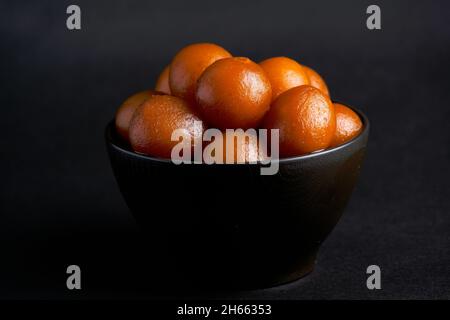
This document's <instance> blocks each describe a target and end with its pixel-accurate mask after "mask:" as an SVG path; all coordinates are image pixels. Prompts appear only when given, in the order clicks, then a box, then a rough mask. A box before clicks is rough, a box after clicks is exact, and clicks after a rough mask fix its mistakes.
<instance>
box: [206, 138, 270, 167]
mask: <svg viewBox="0 0 450 320" xmlns="http://www.w3.org/2000/svg"><path fill="white" fill-rule="evenodd" d="M213 143H214V147H213ZM208 145H209V147H208ZM208 145H207V146H206V147H205V149H204V151H205V152H204V156H205V157H204V159H203V160H204V162H205V163H208V164H211V163H213V160H215V161H216V163H228V164H230V163H248V162H256V161H260V160H262V159H263V158H264V156H263V155H264V153H262V154H261V156H260V155H259V153H258V150H259V149H258V147H259V145H258V136H257V134H255V133H252V132H245V131H244V130H235V131H234V132H229V131H228V132H226V131H224V132H222V135H220V136H218V137H215V138H214V139H213V141H212V142H211V143H209V144H208ZM209 148H211V149H209ZM213 151H214V152H213ZM216 152H221V154H218V153H216Z"/></svg>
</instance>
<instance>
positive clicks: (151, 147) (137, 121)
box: [129, 95, 205, 158]
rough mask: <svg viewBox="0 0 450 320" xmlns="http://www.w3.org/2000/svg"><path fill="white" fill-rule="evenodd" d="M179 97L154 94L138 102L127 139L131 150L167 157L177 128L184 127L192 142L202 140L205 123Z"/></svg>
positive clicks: (174, 142) (172, 145) (175, 142)
mask: <svg viewBox="0 0 450 320" xmlns="http://www.w3.org/2000/svg"><path fill="white" fill-rule="evenodd" d="M199 121H201V120H200V118H198V117H197V116H196V115H195V114H194V112H193V111H192V109H191V108H190V106H189V105H188V104H187V103H186V102H185V101H184V100H182V99H180V98H177V97H173V96H169V95H161V96H153V97H151V98H150V99H148V100H146V101H145V102H144V103H143V104H141V105H140V106H139V107H138V108H137V109H136V112H135V113H134V115H133V118H132V119H131V123H130V130H129V131H130V132H129V136H130V143H131V147H132V148H133V150H134V151H136V152H138V153H141V154H146V155H150V156H154V157H160V158H170V157H171V152H172V148H173V147H174V146H175V145H176V144H178V141H171V138H172V133H173V132H174V131H175V130H176V129H182V130H184V131H185V133H186V136H187V137H190V139H191V140H192V142H193V143H192V145H193V144H194V143H201V142H202V134H203V131H204V129H205V128H204V126H203V123H202V122H199Z"/></svg>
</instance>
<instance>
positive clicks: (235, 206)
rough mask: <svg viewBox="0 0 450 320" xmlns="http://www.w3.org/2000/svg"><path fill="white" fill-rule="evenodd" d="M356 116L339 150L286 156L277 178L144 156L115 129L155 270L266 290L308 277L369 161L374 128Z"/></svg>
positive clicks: (123, 178) (256, 169) (122, 179)
mask: <svg viewBox="0 0 450 320" xmlns="http://www.w3.org/2000/svg"><path fill="white" fill-rule="evenodd" d="M354 110H355V109H354ZM355 111H356V112H357V113H358V114H359V115H360V117H361V119H362V120H363V123H364V128H363V131H362V132H361V134H360V135H358V136H357V137H355V138H354V139H353V140H351V141H349V142H347V143H346V144H344V145H341V146H339V147H336V148H333V149H328V150H324V151H322V152H318V153H313V154H309V155H305V156H300V157H293V158H287V159H280V160H279V172H278V173H277V174H276V175H273V176H262V175H260V165H259V164H258V165H251V164H245V165H204V164H203V165H202V164H191V165H188V164H181V165H175V164H173V163H172V162H170V160H164V159H156V158H152V157H147V156H143V155H139V154H136V153H134V152H132V151H130V150H127V147H126V146H125V145H124V144H121V143H120V142H119V140H118V139H119V138H118V137H117V136H116V135H115V130H114V123H113V122H112V123H110V124H109V125H108V126H107V128H106V144H107V148H108V153H109V156H110V160H111V166H112V168H113V172H114V175H115V177H116V180H117V183H118V185H119V188H120V191H121V193H122V195H123V197H124V199H125V201H126V203H127V205H128V207H129V208H130V211H131V212H132V213H133V215H134V217H135V218H136V221H137V223H138V225H139V226H140V227H141V229H142V230H143V233H144V234H145V235H146V241H147V243H148V244H149V248H152V250H153V254H154V258H155V259H156V260H157V261H159V262H160V266H161V270H162V271H161V270H160V271H158V273H161V272H162V273H165V272H166V271H168V274H167V275H166V276H165V277H163V278H165V279H167V280H169V279H170V280H173V279H174V276H173V275H174V274H178V275H182V279H183V281H186V280H187V281H188V282H189V281H193V282H195V283H196V284H199V283H200V282H204V283H206V284H214V286H221V285H226V286H230V285H231V286H237V287H267V286H272V285H277V284H280V283H285V282H288V281H291V280H294V279H296V278H299V277H301V276H303V275H305V274H307V273H308V272H310V271H311V270H312V268H313V265H314V261H315V257H316V254H317V250H318V248H319V246H320V244H321V243H322V242H323V241H324V240H325V238H326V237H327V235H328V234H329V233H330V232H331V230H332V229H333V228H334V226H335V225H336V224H337V222H338V220H339V218H340V217H341V215H342V213H343V210H344V208H345V206H346V204H347V202H348V200H349V198H350V196H351V193H352V190H353V188H354V186H355V183H356V181H357V178H358V175H359V172H360V167H361V164H362V161H363V158H364V154H365V150H366V146H367V140H368V134H369V122H368V120H367V118H366V117H365V115H364V114H362V113H361V112H359V111H358V110H355ZM169 270H170V271H169ZM219 275H220V276H219Z"/></svg>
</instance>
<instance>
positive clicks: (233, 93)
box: [196, 57, 272, 129]
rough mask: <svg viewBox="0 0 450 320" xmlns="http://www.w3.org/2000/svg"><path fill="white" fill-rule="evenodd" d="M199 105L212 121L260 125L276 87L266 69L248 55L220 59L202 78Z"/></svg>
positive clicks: (227, 124)
mask: <svg viewBox="0 0 450 320" xmlns="http://www.w3.org/2000/svg"><path fill="white" fill-rule="evenodd" d="M196 97H197V105H198V108H199V110H200V112H201V115H202V117H203V118H204V119H205V120H206V122H207V123H208V124H210V125H211V126H213V127H216V128H221V129H232V128H243V129H245V128H256V127H257V126H258V124H259V123H260V121H261V120H262V118H263V117H264V114H265V113H266V112H267V111H268V110H269V108H270V102H271V100H272V89H271V85H270V81H269V79H268V78H267V76H266V74H265V73H264V70H263V69H262V68H261V67H260V66H259V65H258V64H256V63H254V62H253V61H251V60H250V59H248V58H242V57H235V58H226V59H221V60H219V61H216V62H215V63H213V64H212V65H211V66H209V67H208V68H207V69H206V70H205V72H204V73H203V74H202V76H201V77H200V79H199V81H198V87H197V92H196Z"/></svg>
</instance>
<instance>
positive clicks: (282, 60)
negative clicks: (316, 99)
mask: <svg viewBox="0 0 450 320" xmlns="http://www.w3.org/2000/svg"><path fill="white" fill-rule="evenodd" d="M259 65H260V66H261V67H262V68H263V69H264V71H265V73H266V75H267V77H268V78H269V80H270V83H271V85H272V95H273V98H272V100H275V99H276V98H277V97H278V96H279V95H280V94H281V93H283V92H285V91H286V90H289V89H291V88H294V87H298V86H301V85H305V84H309V78H308V76H307V74H306V72H305V70H304V69H303V67H302V66H301V65H300V64H299V63H297V62H296V61H294V60H292V59H289V58H286V57H274V58H270V59H266V60H264V61H262V62H260V63H259Z"/></svg>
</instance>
